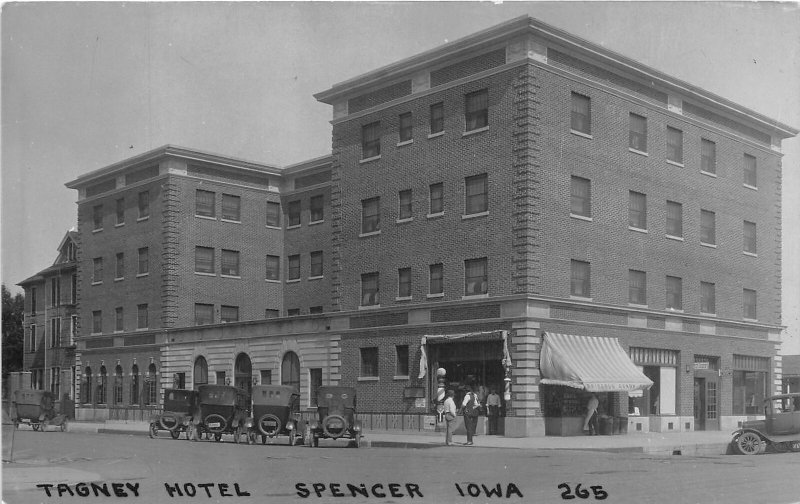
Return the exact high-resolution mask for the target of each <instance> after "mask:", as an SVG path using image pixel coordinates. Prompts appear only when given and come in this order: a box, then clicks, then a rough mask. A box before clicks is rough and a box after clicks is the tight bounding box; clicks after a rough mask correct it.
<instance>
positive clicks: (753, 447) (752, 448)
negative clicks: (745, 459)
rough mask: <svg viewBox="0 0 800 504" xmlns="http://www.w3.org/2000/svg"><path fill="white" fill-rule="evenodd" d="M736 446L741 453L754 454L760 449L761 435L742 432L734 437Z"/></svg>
mask: <svg viewBox="0 0 800 504" xmlns="http://www.w3.org/2000/svg"><path fill="white" fill-rule="evenodd" d="M736 448H737V449H738V450H739V453H741V454H742V455H756V454H757V453H758V452H760V451H761V436H759V435H758V434H756V433H754V432H743V433H742V434H741V435H740V436H739V437H738V438H737V439H736Z"/></svg>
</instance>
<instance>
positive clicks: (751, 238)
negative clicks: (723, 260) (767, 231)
mask: <svg viewBox="0 0 800 504" xmlns="http://www.w3.org/2000/svg"><path fill="white" fill-rule="evenodd" d="M744 251H745V252H747V253H749V254H756V253H758V249H757V246H756V223H755V222H748V221H744Z"/></svg>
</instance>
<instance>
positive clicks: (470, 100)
mask: <svg viewBox="0 0 800 504" xmlns="http://www.w3.org/2000/svg"><path fill="white" fill-rule="evenodd" d="M464 123H465V128H464V130H465V131H473V130H476V129H480V128H485V127H487V126H488V125H489V92H488V91H487V90H486V89H482V90H480V91H475V92H474V93H469V94H467V95H466V96H464Z"/></svg>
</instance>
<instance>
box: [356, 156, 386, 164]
mask: <svg viewBox="0 0 800 504" xmlns="http://www.w3.org/2000/svg"><path fill="white" fill-rule="evenodd" d="M380 158H381V155H380V154H378V155H377V156H372V157H368V158H364V159H362V160H360V161H359V162H358V163H359V164H364V163H369V162H372V161H377V160H379V159H380Z"/></svg>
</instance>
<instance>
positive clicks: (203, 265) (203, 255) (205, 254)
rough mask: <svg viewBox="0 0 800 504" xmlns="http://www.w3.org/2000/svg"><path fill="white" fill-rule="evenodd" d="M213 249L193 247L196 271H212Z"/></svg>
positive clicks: (213, 270)
mask: <svg viewBox="0 0 800 504" xmlns="http://www.w3.org/2000/svg"><path fill="white" fill-rule="evenodd" d="M214 264H215V261H214V249H213V248H211V247H195V248H194V270H195V271H196V272H197V273H214V272H215V268H214Z"/></svg>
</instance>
